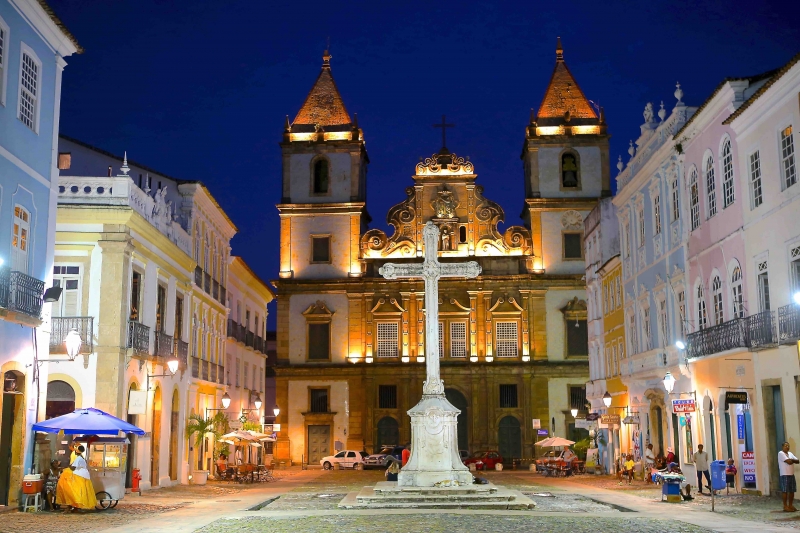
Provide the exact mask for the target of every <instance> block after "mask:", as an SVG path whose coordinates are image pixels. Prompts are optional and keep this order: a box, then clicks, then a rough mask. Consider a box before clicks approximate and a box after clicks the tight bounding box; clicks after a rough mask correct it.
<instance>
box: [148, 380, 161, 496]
mask: <svg viewBox="0 0 800 533" xmlns="http://www.w3.org/2000/svg"><path fill="white" fill-rule="evenodd" d="M160 452H161V387H158V386H156V390H155V392H154V393H153V431H151V432H150V484H151V485H152V486H153V487H155V486H157V485H158V476H159V473H158V463H159V460H160V457H161V456H160Z"/></svg>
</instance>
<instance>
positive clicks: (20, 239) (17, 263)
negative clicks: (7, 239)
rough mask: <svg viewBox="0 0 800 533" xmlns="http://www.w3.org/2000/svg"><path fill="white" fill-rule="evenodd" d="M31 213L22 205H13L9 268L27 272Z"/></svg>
mask: <svg viewBox="0 0 800 533" xmlns="http://www.w3.org/2000/svg"><path fill="white" fill-rule="evenodd" d="M30 232H31V214H30V213H29V212H28V211H27V210H26V209H25V208H24V207H22V206H20V205H15V206H14V227H13V233H12V234H11V270H16V271H17V272H22V273H23V274H27V273H28V248H29V247H30V243H29V242H28V241H29V240H30Z"/></svg>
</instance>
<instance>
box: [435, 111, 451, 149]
mask: <svg viewBox="0 0 800 533" xmlns="http://www.w3.org/2000/svg"><path fill="white" fill-rule="evenodd" d="M433 127H434V128H442V148H447V128H455V127H456V125H455V124H448V123H447V121H446V120H445V116H444V115H442V123H441V124H434V125H433Z"/></svg>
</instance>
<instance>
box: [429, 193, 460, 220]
mask: <svg viewBox="0 0 800 533" xmlns="http://www.w3.org/2000/svg"><path fill="white" fill-rule="evenodd" d="M431 207H433V210H434V211H435V212H436V216H437V218H455V216H456V208H457V207H458V199H457V198H456V196H455V194H454V193H453V191H449V190H447V188H446V187H442V190H440V191H438V192H437V193H436V199H435V200H434V201H433V202H432V203H431Z"/></svg>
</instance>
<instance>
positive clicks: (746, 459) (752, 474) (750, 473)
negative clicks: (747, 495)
mask: <svg viewBox="0 0 800 533" xmlns="http://www.w3.org/2000/svg"><path fill="white" fill-rule="evenodd" d="M742 476H743V481H744V482H745V483H755V482H756V453H755V452H742Z"/></svg>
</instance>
